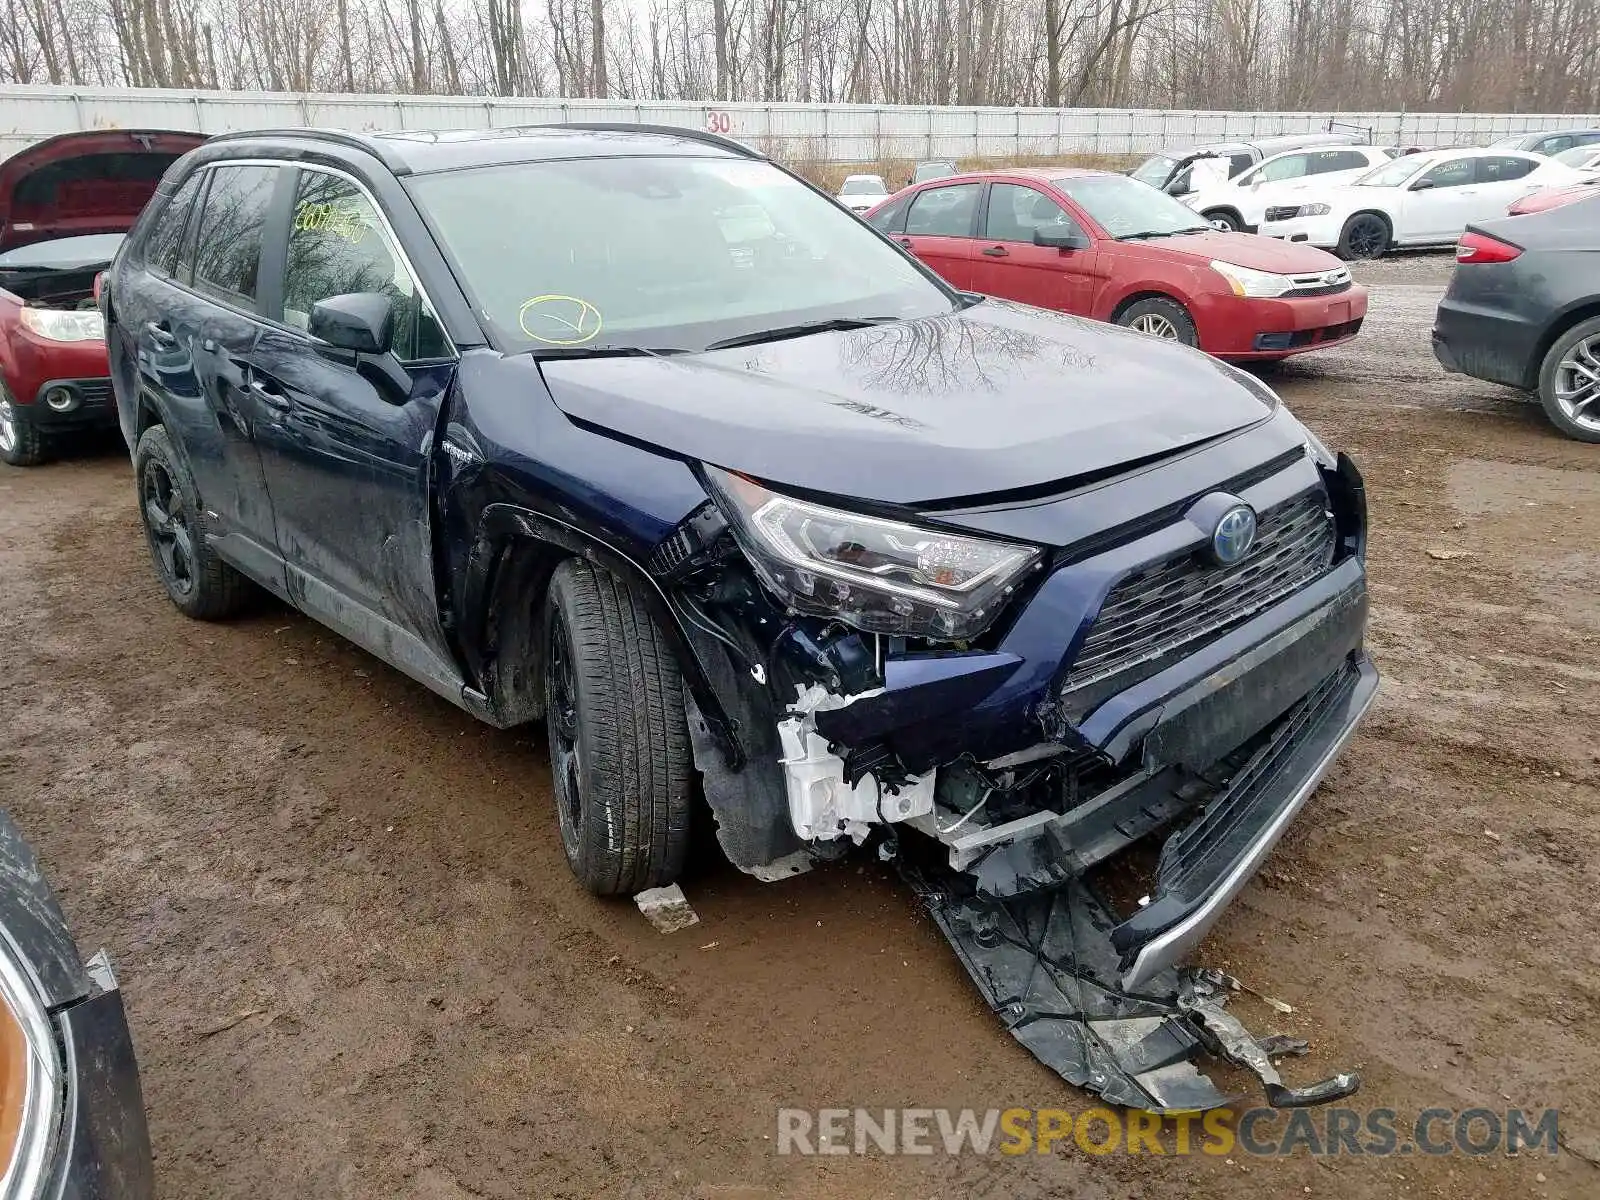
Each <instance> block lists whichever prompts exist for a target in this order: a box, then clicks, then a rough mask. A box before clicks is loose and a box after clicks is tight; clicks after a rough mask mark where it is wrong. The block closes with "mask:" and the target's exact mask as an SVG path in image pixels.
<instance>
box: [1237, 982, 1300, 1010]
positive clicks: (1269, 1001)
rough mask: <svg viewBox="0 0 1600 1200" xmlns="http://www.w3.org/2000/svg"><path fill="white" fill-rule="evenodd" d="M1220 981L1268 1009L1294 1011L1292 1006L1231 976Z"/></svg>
mask: <svg viewBox="0 0 1600 1200" xmlns="http://www.w3.org/2000/svg"><path fill="white" fill-rule="evenodd" d="M1222 981H1223V982H1224V983H1226V984H1227V985H1228V986H1229V987H1230V988H1232V989H1233V990H1234V991H1236V992H1248V993H1250V995H1252V996H1254V997H1255V998H1256V999H1257V1000H1259V1001H1261V1003H1263V1004H1265V1005H1266V1006H1267V1007H1268V1008H1272V1009H1276V1010H1277V1011H1278V1012H1281V1013H1292V1012H1293V1011H1294V1005H1292V1004H1289V1003H1287V1002H1285V1001H1283V1000H1279V999H1278V998H1277V997H1276V996H1269V995H1267V994H1266V993H1265V992H1258V991H1256V989H1255V988H1253V987H1251V986H1250V985H1249V984H1248V983H1243V982H1241V981H1240V980H1239V979H1237V978H1235V977H1234V976H1232V975H1223V976H1222Z"/></svg>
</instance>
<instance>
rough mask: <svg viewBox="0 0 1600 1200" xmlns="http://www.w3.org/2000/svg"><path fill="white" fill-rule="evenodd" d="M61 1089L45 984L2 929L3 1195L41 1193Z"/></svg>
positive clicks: (0, 1081)
mask: <svg viewBox="0 0 1600 1200" xmlns="http://www.w3.org/2000/svg"><path fill="white" fill-rule="evenodd" d="M61 1089H62V1081H61V1060H60V1057H59V1056H58V1054H57V1052H56V1041H55V1034H54V1031H53V1030H52V1029H51V1027H50V1018H49V1016H48V1015H47V1014H46V1012H45V1007H44V1002H43V1001H42V1000H41V998H40V995H39V986H38V984H37V983H36V982H35V980H34V978H33V974H32V972H31V971H30V970H28V968H27V967H26V966H24V965H23V963H22V960H21V957H20V955H19V954H18V953H17V951H16V948H15V947H14V946H13V945H12V942H11V938H10V936H9V935H8V934H7V933H5V931H4V930H0V1162H3V1163H5V1173H4V1175H3V1176H0V1196H5V1197H13V1196H14V1197H31V1196H35V1195H37V1194H38V1192H39V1189H40V1187H41V1186H42V1183H43V1179H44V1173H45V1168H46V1166H47V1164H48V1160H49V1156H50V1149H51V1145H52V1143H53V1142H54V1140H55V1130H56V1126H57V1125H58V1124H59V1123H60V1119H61Z"/></svg>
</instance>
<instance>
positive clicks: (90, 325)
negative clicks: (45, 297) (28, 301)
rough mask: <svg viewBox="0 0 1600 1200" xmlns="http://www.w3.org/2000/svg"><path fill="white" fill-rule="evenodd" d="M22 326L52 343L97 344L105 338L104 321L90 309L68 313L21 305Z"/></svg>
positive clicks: (95, 311) (98, 312) (98, 313)
mask: <svg viewBox="0 0 1600 1200" xmlns="http://www.w3.org/2000/svg"><path fill="white" fill-rule="evenodd" d="M22 325H23V328H24V329H31V330H32V331H33V332H34V333H36V334H38V335H39V336H40V337H42V338H48V339H49V340H50V341H52V342H98V341H100V340H101V339H103V338H104V337H105V336H106V327H105V321H104V320H103V319H102V318H101V316H100V311H99V310H98V309H92V308H86V309H82V310H73V311H70V312H69V311H66V310H64V309H59V308H30V307H28V306H27V305H23V307H22Z"/></svg>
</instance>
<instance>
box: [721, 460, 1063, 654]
mask: <svg viewBox="0 0 1600 1200" xmlns="http://www.w3.org/2000/svg"><path fill="white" fill-rule="evenodd" d="M706 476H707V479H708V480H709V482H710V483H711V487H712V492H713V494H714V496H715V498H716V500H717V503H718V505H719V506H720V507H721V509H722V511H723V514H724V515H725V516H726V517H727V518H728V521H729V524H730V525H731V526H732V529H733V534H734V537H735V538H736V539H737V541H738V543H739V546H740V548H741V549H743V550H744V552H745V555H746V556H747V557H748V558H749V559H750V563H751V566H753V567H754V568H755V571H756V573H757V574H758V575H759V576H760V577H761V580H762V582H764V583H765V584H766V585H767V587H769V588H771V589H772V591H773V592H775V593H776V594H777V595H778V597H779V598H780V599H781V600H783V602H784V603H786V604H788V605H789V606H791V607H792V608H795V609H798V610H800V611H802V612H809V613H816V614H818V615H822V616H832V617H837V618H838V619H839V620H841V621H843V622H845V623H846V624H848V625H853V626H855V627H856V628H857V629H861V630H865V631H866V632H868V633H889V634H906V635H911V636H915V637H928V638H937V639H941V640H946V641H960V640H962V639H965V638H970V637H973V636H975V635H977V634H979V633H981V632H982V631H983V630H984V629H985V628H986V627H987V626H988V625H989V623H990V622H991V621H993V620H994V618H995V614H996V613H997V612H998V611H999V610H1000V607H1001V606H1002V605H1003V604H1004V602H1005V600H1006V598H1007V597H1008V596H1010V595H1011V593H1012V591H1013V589H1014V588H1015V586H1016V583H1017V580H1018V579H1019V578H1020V577H1021V576H1022V575H1023V574H1024V573H1025V572H1026V571H1028V570H1029V569H1030V568H1032V567H1033V566H1034V565H1035V564H1037V563H1038V561H1039V559H1040V556H1041V551H1040V550H1039V549H1038V547H1035V546H1023V545H1018V544H1016V543H1014V542H994V541H989V540H987V539H984V538H975V537H966V536H963V535H962V534H957V533H945V532H943V531H941V530H935V529H925V528H923V527H921V526H918V525H908V524H905V523H904V522H900V521H886V520H883V519H881V518H878V517H869V516H864V515H862V514H860V513H852V512H845V511H842V510H840V509H836V508H828V507H826V506H824V505H821V504H813V503H811V502H810V501H807V500H798V499H795V498H793V497H790V496H784V495H781V494H779V493H777V492H773V491H770V490H768V489H767V488H764V487H762V486H761V485H760V484H758V483H756V482H754V481H753V480H750V479H746V478H745V477H744V476H742V475H735V474H732V473H731V472H728V471H723V470H720V469H718V468H716V467H707V468H706Z"/></svg>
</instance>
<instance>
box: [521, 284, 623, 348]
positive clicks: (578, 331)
mask: <svg viewBox="0 0 1600 1200" xmlns="http://www.w3.org/2000/svg"><path fill="white" fill-rule="evenodd" d="M530 320H531V321H533V322H534V323H535V324H537V325H539V326H541V327H543V329H544V332H543V333H540V332H538V331H537V330H535V329H531V328H529V321H530ZM517 324H518V325H520V326H522V332H523V333H525V334H527V335H528V336H529V337H531V338H532V339H533V340H534V341H536V342H543V343H544V344H545V345H547V346H581V345H583V344H584V343H585V342H592V341H594V339H595V338H597V337H598V336H600V329H601V326H602V325H603V324H604V322H603V321H602V320H601V318H600V310H599V309H598V308H596V307H595V306H594V305H592V304H590V303H589V302H588V301H587V300H580V299H579V298H578V297H576V296H559V295H551V296H535V297H534V298H533V299H532V300H528V301H526V302H524V304H523V305H522V307H521V308H519V309H518V310H517Z"/></svg>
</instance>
